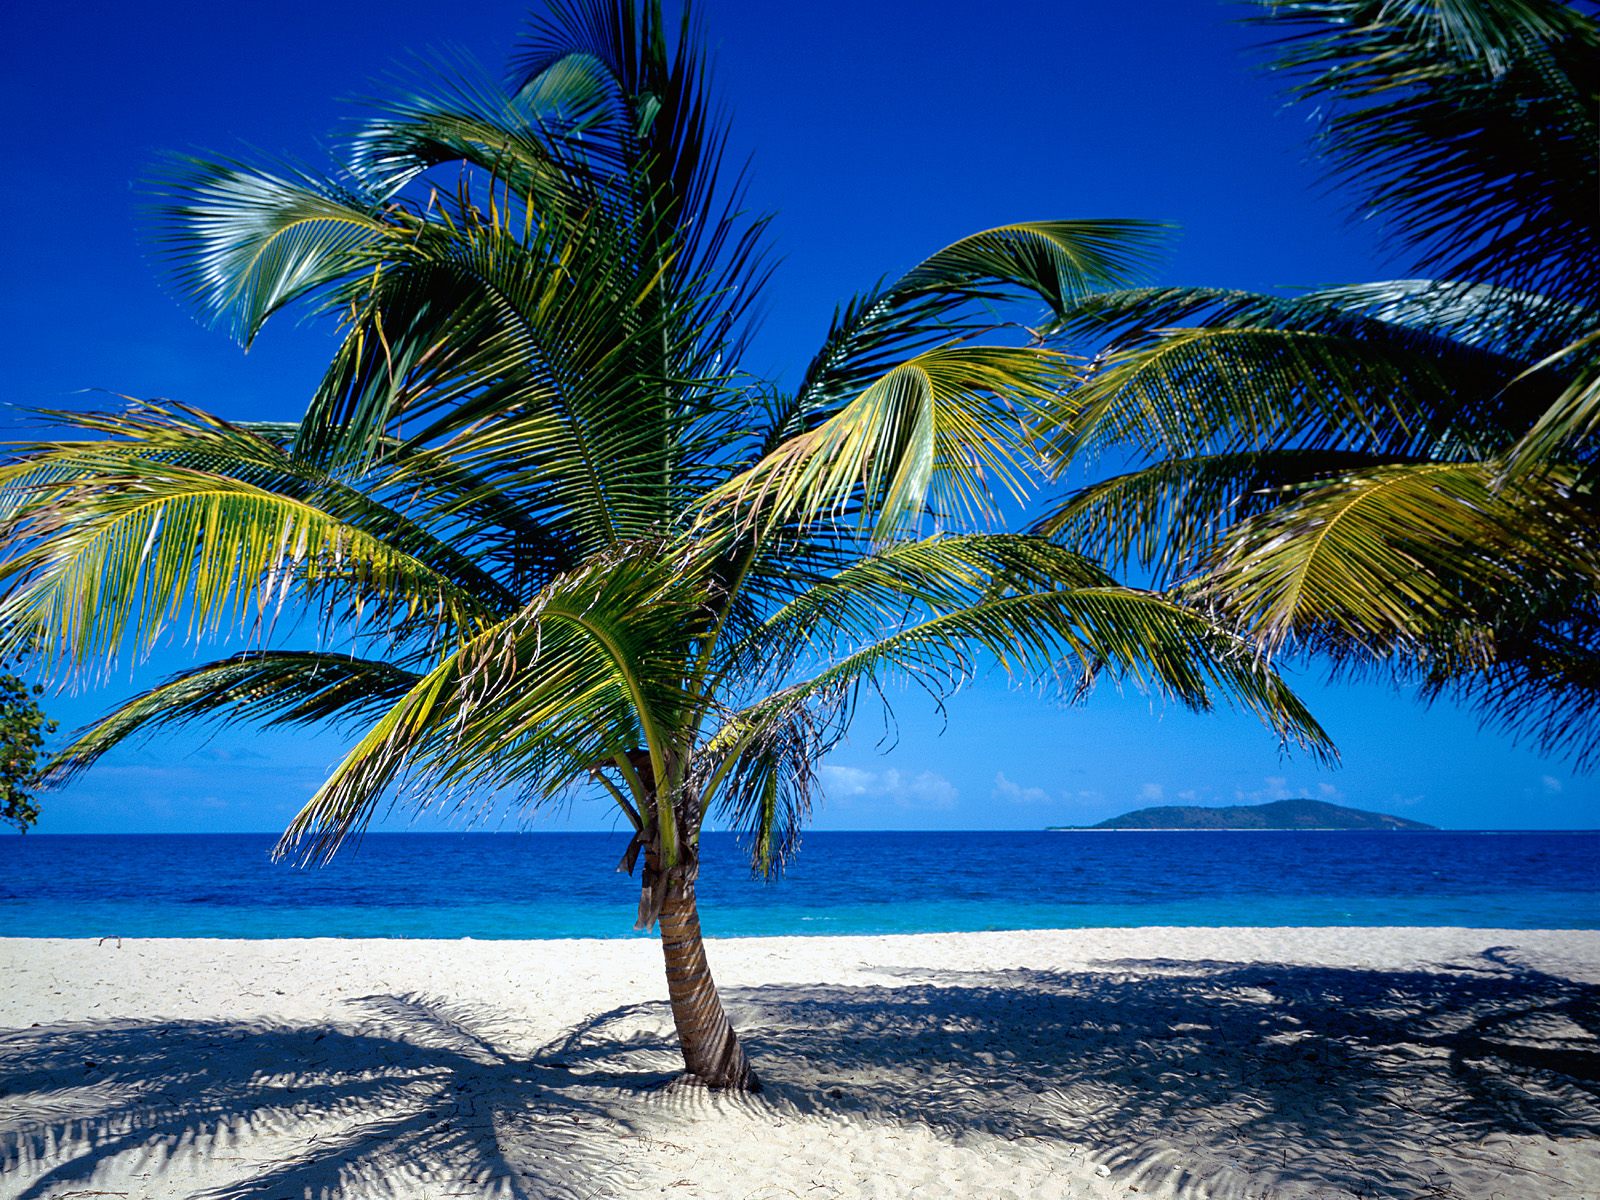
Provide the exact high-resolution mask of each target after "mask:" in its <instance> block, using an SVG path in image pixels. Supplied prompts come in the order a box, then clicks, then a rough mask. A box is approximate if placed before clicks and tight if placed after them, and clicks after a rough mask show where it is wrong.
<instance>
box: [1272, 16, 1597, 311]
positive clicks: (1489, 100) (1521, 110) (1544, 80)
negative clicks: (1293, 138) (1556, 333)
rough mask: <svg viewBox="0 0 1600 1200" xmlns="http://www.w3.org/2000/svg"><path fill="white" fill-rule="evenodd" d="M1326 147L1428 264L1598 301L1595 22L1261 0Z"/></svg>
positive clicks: (1398, 237)
mask: <svg viewBox="0 0 1600 1200" xmlns="http://www.w3.org/2000/svg"><path fill="white" fill-rule="evenodd" d="M1263 7H1264V9H1265V12H1264V13H1263V14H1262V15H1261V16H1260V18H1259V23H1260V24H1261V25H1262V26H1263V27H1265V28H1269V29H1271V30H1272V31H1273V34H1274V36H1275V41H1274V47H1275V54H1274V58H1273V62H1272V66H1273V67H1274V68H1275V69H1277V70H1280V71H1286V72H1289V73H1291V74H1292V75H1295V76H1298V77H1299V78H1300V80H1301V82H1300V83H1299V84H1298V86H1297V87H1296V89H1295V91H1294V95H1295V97H1296V98H1297V99H1299V100H1301V101H1303V102H1305V103H1314V104H1317V105H1318V106H1319V109H1321V110H1322V111H1323V113H1324V115H1323V117H1322V122H1321V131H1320V134H1319V138H1318V145H1319V149H1320V150H1321V152H1322V154H1323V155H1324V157H1325V158H1326V159H1327V161H1328V163H1329V168H1330V170H1331V172H1332V174H1333V175H1334V177H1335V178H1337V179H1338V180H1340V181H1341V183H1342V184H1343V185H1344V186H1345V187H1346V188H1348V189H1352V190H1353V191H1354V192H1355V193H1356V194H1358V195H1359V196H1360V197H1361V206H1360V209H1359V213H1358V215H1359V216H1361V217H1367V216H1372V215H1375V216H1377V217H1380V218H1381V219H1382V220H1383V221H1384V222H1385V225H1386V228H1387V229H1389V230H1390V231H1391V237H1392V239H1393V240H1394V242H1395V243H1396V244H1397V245H1398V246H1399V247H1401V248H1404V249H1405V250H1408V251H1410V252H1411V253H1412V254H1414V255H1415V256H1416V262H1417V265H1418V266H1419V267H1420V268H1421V269H1422V270H1424V271H1426V272H1428V273H1430V274H1437V275H1441V276H1444V277H1446V278H1452V279H1468V280H1475V281H1479V282H1483V283H1492V284H1497V285H1500V286H1504V287H1509V288H1514V289H1517V290H1520V291H1524V292H1529V293H1534V294H1538V295H1542V296H1546V297H1549V298H1551V299H1552V300H1556V301H1559V302H1562V303H1570V304H1577V305H1581V306H1586V307H1587V306H1591V305H1592V304H1593V303H1594V298H1595V297H1596V296H1597V295H1600V219H1597V211H1596V205H1595V202H1594V198H1595V195H1596V193H1597V191H1600V169H1597V156H1600V149H1597V147H1600V137H1597V121H1600V118H1597V99H1600V25H1597V23H1596V21H1595V19H1594V17H1593V15H1592V14H1590V13H1589V12H1586V11H1585V10H1584V9H1583V8H1582V7H1580V6H1578V5H1572V4H1565V3H1561V2H1560V0H1418V2H1416V3H1405V4H1394V3H1389V2H1388V0H1264V3H1263Z"/></svg>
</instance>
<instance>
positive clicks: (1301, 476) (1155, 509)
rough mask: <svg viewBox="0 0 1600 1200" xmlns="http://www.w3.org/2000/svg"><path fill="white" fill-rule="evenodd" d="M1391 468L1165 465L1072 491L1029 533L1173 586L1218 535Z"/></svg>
mask: <svg viewBox="0 0 1600 1200" xmlns="http://www.w3.org/2000/svg"><path fill="white" fill-rule="evenodd" d="M1394 461H1395V459H1394V456H1392V455H1374V454H1363V453H1357V452H1353V451H1347V450H1262V451H1241V452H1238V453H1234V454H1213V455H1201V456H1197V457H1194V458H1170V459H1163V460H1161V461H1160V462H1157V463H1153V464H1152V465H1150V466H1148V467H1143V468H1140V469H1138V470H1133V471H1127V472H1124V473H1123V474H1120V475H1114V476H1112V477H1110V478H1108V479H1102V480H1099V481H1097V482H1095V483H1092V484H1088V485H1086V486H1085V487H1082V488H1080V489H1078V490H1077V491H1075V492H1073V493H1072V494H1071V495H1069V496H1068V497H1067V498H1066V499H1065V500H1062V501H1060V502H1059V503H1057V504H1054V505H1053V506H1051V507H1050V508H1049V510H1048V511H1047V512H1046V514H1045V515H1044V516H1043V517H1041V518H1040V519H1039V520H1038V521H1036V522H1035V524H1034V526H1033V532H1034V533H1037V534H1038V535H1039V536H1041V537H1047V538H1050V539H1051V540H1052V541H1056V542H1059V543H1061V544H1062V545H1063V546H1069V547H1071V548H1072V549H1074V550H1076V551H1078V552H1079V553H1082V554H1087V555H1089V556H1090V557H1092V558H1095V559H1098V560H1101V561H1103V562H1105V563H1107V564H1108V565H1110V566H1112V567H1113V568H1121V567H1124V566H1126V565H1128V564H1129V563H1138V564H1139V565H1140V566H1141V567H1143V568H1145V569H1147V570H1149V571H1151V572H1153V573H1154V575H1155V577H1156V579H1157V581H1158V582H1159V583H1162V584H1169V583H1175V582H1177V581H1178V580H1180V579H1182V578H1184V577H1186V576H1187V575H1188V574H1190V573H1191V572H1192V571H1193V570H1195V569H1196V568H1197V567H1198V565H1199V563H1200V562H1201V561H1202V560H1203V559H1204V558H1205V557H1206V556H1207V555H1209V554H1210V553H1211V552H1212V551H1213V550H1214V548H1215V544H1216V542H1217V539H1218V537H1219V536H1220V534H1221V533H1222V531H1223V530H1225V529H1226V528H1228V527H1229V526H1230V525H1232V524H1233V523H1234V522H1236V521H1239V520H1241V519H1243V518H1245V517H1250V516H1254V515H1256V514H1258V513H1262V512H1265V511H1267V510H1269V509H1270V508H1272V507H1273V506H1275V505H1277V504H1278V503H1280V502H1281V501H1283V500H1284V499H1286V498H1288V493H1289V492H1290V490H1291V489H1292V490H1298V489H1300V488H1302V487H1304V486H1305V485H1306V482H1307V481H1308V480H1314V479H1325V478H1329V477H1334V476H1340V475H1343V474H1345V473H1347V472H1349V471H1352V470H1362V469H1365V468H1368V467H1374V466H1378V465H1380V464H1381V463H1392V462H1394Z"/></svg>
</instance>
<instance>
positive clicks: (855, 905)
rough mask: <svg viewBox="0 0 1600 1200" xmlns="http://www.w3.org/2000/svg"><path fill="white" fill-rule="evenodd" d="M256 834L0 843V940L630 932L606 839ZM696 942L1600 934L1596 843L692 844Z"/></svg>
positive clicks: (1107, 838) (1189, 839)
mask: <svg viewBox="0 0 1600 1200" xmlns="http://www.w3.org/2000/svg"><path fill="white" fill-rule="evenodd" d="M273 840H274V839H273V838H272V837H271V836H269V835H255V834H231V835H212V834H192V835H115V836H112V835H106V836H93V835H78V836H70V835H55V836H51V835H43V834H30V835H27V836H25V837H6V838H0V935H8V936H13V937H16V936H21V937H85V938H99V937H118V936H120V937H229V938H271V937H409V938H566V937H628V936H639V935H637V934H635V933H634V932H633V929H632V922H633V915H634V910H635V906H636V904H637V902H638V885H637V882H636V881H635V880H632V879H629V878H628V877H626V876H624V875H620V874H617V873H616V871H615V867H616V863H617V860H618V858H619V856H620V855H621V853H622V851H623V848H624V847H625V845H626V844H627V839H626V837H625V836H624V835H622V834H620V833H618V834H609V833H398V834H372V835H369V836H368V837H367V838H365V839H364V840H363V841H362V842H361V843H360V844H359V846H356V847H354V848H347V849H346V850H344V851H341V853H340V855H339V857H338V858H336V859H335V860H334V862H333V863H332V864H331V865H328V866H324V867H309V868H307V867H296V866H292V865H289V864H285V863H273V862H272V861H271V859H270V853H269V852H270V851H271V848H272V844H273ZM702 858H703V865H702V871H701V879H700V909H701V918H702V922H703V924H704V926H705V930H706V933H707V934H708V935H711V936H723V937H754V936H763V935H775V934H849V933H859V934H879V933H928V932H958V931H965V930H980V929H1058V928H1082V927H1090V926H1139V925H1201V926H1228V925H1370V926H1383V925H1453V926H1464V927H1482V928H1506V929H1597V928H1600V833H1596V832H1581V833H1523V832H1507V833H1465V832H1439V833H1365V832H1337V833H1334V832H1318V833H1276V832H1260V833H1255V832H1252V833H1227V832H1194V833H1187V832H1186V833H1133V832H1118V833H1088V832H1076V833H1065V832H1063V833H1056V832H1045V831H1040V832H1018V833H950V832H939V833H811V834H808V835H807V836H806V838H805V842H804V846H803V849H802V852H801V854H800V855H799V856H798V857H797V858H796V859H795V860H794V862H793V863H792V864H791V865H790V868H789V870H788V871H787V872H786V874H785V875H784V877H783V878H782V879H781V880H779V881H777V882H771V883H766V882H761V881H759V880H755V879H752V878H751V877H750V873H749V868H748V865H747V860H745V859H744V858H742V857H741V854H740V850H739V847H738V845H737V844H736V842H735V839H734V838H733V836H732V835H730V834H707V835H706V838H705V844H704V847H703V854H702Z"/></svg>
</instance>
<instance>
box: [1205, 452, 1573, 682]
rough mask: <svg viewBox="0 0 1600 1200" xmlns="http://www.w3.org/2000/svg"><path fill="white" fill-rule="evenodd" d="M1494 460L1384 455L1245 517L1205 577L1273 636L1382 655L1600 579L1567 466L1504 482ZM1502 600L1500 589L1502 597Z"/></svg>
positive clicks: (1270, 640) (1218, 597)
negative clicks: (1499, 482) (1403, 462)
mask: <svg viewBox="0 0 1600 1200" xmlns="http://www.w3.org/2000/svg"><path fill="white" fill-rule="evenodd" d="M1494 476H1495V468H1494V466H1493V465H1492V464H1485V463H1421V464H1416V465H1411V466H1393V465H1385V466H1380V467H1374V468H1370V469H1367V470H1364V471H1354V472H1351V473H1349V474H1348V475H1346V476H1344V477H1342V478H1339V479H1336V480H1332V481H1328V482H1324V483H1321V484H1318V485H1316V486H1313V487H1311V488H1309V489H1308V490H1306V491H1305V492H1304V493H1302V494H1301V495H1299V496H1297V497H1295V498H1294V499H1292V500H1290V501H1287V502H1285V503H1283V504H1281V505H1279V506H1277V507H1275V508H1273V509H1272V510H1271V511H1269V512H1267V513H1264V514H1262V515H1259V516H1256V517H1252V518H1250V519H1248V520H1245V521H1243V522H1241V523H1240V524H1239V525H1238V526H1237V527H1236V528H1235V529H1234V530H1233V531H1232V532H1231V533H1230V534H1229V536H1228V539H1227V542H1226V544H1225V546H1224V547H1223V549H1222V551H1221V553H1220V554H1219V556H1218V560H1217V561H1216V562H1215V564H1213V566H1212V568H1211V570H1210V571H1209V572H1208V573H1207V574H1206V576H1205V577H1204V579H1203V580H1202V582H1201V588H1202V590H1203V592H1204V594H1205V595H1207V596H1208V597H1210V598H1211V600H1212V601H1213V602H1214V603H1216V604H1219V605H1221V606H1223V607H1225V608H1226V609H1228V610H1229V611H1231V612H1234V613H1237V614H1239V615H1240V616H1241V617H1243V618H1244V619H1246V620H1248V621H1249V622H1250V623H1251V625H1252V626H1253V627H1254V628H1256V629H1257V630H1258V631H1259V632H1260V633H1261V635H1262V636H1263V637H1264V638H1265V640H1266V642H1267V644H1268V645H1269V646H1279V645H1282V644H1283V643H1284V642H1286V641H1287V640H1288V639H1290V638H1291V637H1298V638H1300V639H1302V640H1304V641H1306V642H1308V643H1309V644H1311V645H1314V646H1318V647H1322V648H1326V649H1329V650H1331V651H1332V652H1333V653H1335V654H1336V655H1339V654H1349V653H1350V652H1351V649H1352V648H1354V649H1356V650H1358V651H1359V652H1361V653H1363V654H1365V655H1369V656H1375V657H1379V658H1381V657H1384V656H1387V655H1390V654H1399V655H1402V656H1404V655H1407V654H1409V653H1413V652H1417V651H1425V649H1426V646H1427V643H1428V641H1429V639H1430V638H1432V637H1433V636H1434V633H1435V631H1437V630H1438V629H1441V628H1447V627H1452V626H1457V625H1460V624H1461V623H1462V622H1466V623H1468V624H1471V623H1473V622H1474V621H1476V623H1477V624H1479V625H1480V626H1486V625H1488V624H1491V623H1492V617H1489V616H1480V615H1478V613H1477V610H1478V609H1479V607H1480V606H1483V605H1485V604H1487V605H1488V606H1490V607H1491V608H1492V607H1493V606H1495V605H1500V604H1508V603H1511V602H1512V598H1514V597H1516V596H1519V595H1524V594H1531V593H1532V592H1533V591H1534V590H1536V589H1548V588H1550V587H1552V586H1553V585H1554V582H1555V581H1557V580H1560V579H1568V580H1578V581H1586V584H1587V586H1589V587H1591V588H1593V587H1594V586H1595V585H1596V584H1597V583H1600V559H1597V558H1596V552H1595V547H1594V546H1593V544H1592V529H1593V526H1592V522H1591V520H1590V518H1589V517H1588V515H1587V513H1586V512H1585V510H1584V509H1583V508H1582V507H1581V506H1579V505H1577V504H1575V503H1574V502H1573V501H1572V499H1571V496H1570V488H1571V484H1572V476H1571V474H1570V472H1556V473H1552V474H1546V475H1543V476H1541V477H1539V478H1538V479H1537V480H1533V481H1528V482H1527V483H1525V484H1514V485H1510V486H1505V487H1500V488H1498V489H1497V488H1496V487H1495V486H1494V483H1495V479H1494ZM1497 596H1498V597H1502V599H1499V600H1497V599H1495V597H1497Z"/></svg>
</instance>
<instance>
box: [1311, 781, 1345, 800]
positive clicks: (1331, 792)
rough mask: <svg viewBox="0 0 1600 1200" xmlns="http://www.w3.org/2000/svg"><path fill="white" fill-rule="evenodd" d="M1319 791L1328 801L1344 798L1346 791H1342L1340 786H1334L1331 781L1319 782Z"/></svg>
mask: <svg viewBox="0 0 1600 1200" xmlns="http://www.w3.org/2000/svg"><path fill="white" fill-rule="evenodd" d="M1317 793H1318V795H1320V796H1321V797H1322V798H1323V799H1324V800H1328V801H1336V800H1343V799H1344V793H1343V792H1341V791H1340V790H1339V789H1338V788H1336V787H1334V786H1333V784H1331V783H1319V784H1317Z"/></svg>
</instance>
